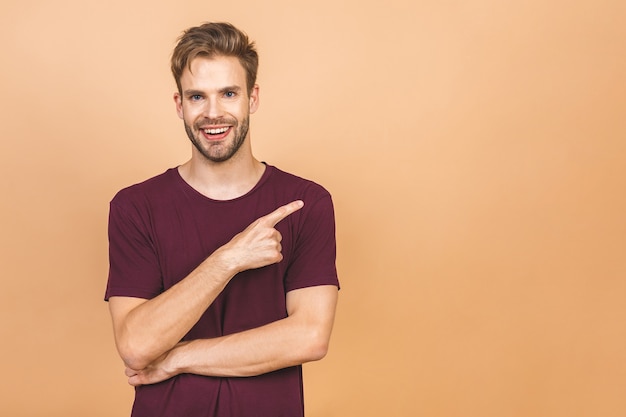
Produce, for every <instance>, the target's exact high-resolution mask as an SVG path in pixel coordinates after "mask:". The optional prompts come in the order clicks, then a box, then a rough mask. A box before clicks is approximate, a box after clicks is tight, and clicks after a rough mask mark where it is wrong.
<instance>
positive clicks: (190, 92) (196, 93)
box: [183, 90, 204, 97]
mask: <svg viewBox="0 0 626 417" xmlns="http://www.w3.org/2000/svg"><path fill="white" fill-rule="evenodd" d="M183 93H184V96H185V97H191V96H204V93H203V92H202V91H200V90H185V91H183Z"/></svg>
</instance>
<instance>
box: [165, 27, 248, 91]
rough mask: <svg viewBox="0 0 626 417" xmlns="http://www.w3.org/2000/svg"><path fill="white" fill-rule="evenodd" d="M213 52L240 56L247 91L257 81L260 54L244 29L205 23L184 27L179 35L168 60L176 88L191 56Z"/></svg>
mask: <svg viewBox="0 0 626 417" xmlns="http://www.w3.org/2000/svg"><path fill="white" fill-rule="evenodd" d="M216 56H232V57H235V58H237V59H239V62H240V63H241V66H243V68H244V70H245V71H246V82H247V84H248V85H247V87H248V94H250V92H251V91H252V88H253V87H254V83H255V82H256V74H257V69H258V67H259V56H258V54H257V52H256V49H255V46H254V42H251V41H250V40H249V39H248V36H247V35H246V34H245V33H243V32H242V31H240V30H239V29H237V28H236V27H234V26H233V25H231V24H230V23H204V24H202V25H200V26H195V27H191V28H189V29H187V30H186V31H184V32H183V34H182V35H181V36H180V38H178V44H177V45H176V47H175V48H174V52H173V53H172V62H171V63H172V74H173V75H174V79H175V80H176V86H177V87H178V92H179V93H182V88H181V85H180V77H181V76H182V74H183V71H184V70H185V68H190V65H191V61H193V60H194V58H197V57H204V58H213V57H216Z"/></svg>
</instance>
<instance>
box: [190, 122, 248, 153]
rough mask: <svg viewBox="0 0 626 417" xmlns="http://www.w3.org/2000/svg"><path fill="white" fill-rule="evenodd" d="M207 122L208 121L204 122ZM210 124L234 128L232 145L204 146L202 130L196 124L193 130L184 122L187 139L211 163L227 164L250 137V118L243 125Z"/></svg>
mask: <svg viewBox="0 0 626 417" xmlns="http://www.w3.org/2000/svg"><path fill="white" fill-rule="evenodd" d="M204 122H206V120H205V121H204ZM208 122H209V124H220V123H224V122H226V123H227V124H230V125H232V126H233V129H234V132H233V133H234V137H233V140H232V141H231V142H230V143H219V144H209V146H208V147H205V146H202V145H203V139H202V138H200V135H202V133H201V132H200V128H199V127H198V125H197V124H194V127H193V128H192V127H191V126H189V125H188V124H187V122H184V124H185V132H187V137H189V140H190V141H191V143H192V144H193V146H194V147H195V148H196V149H197V150H198V152H200V154H201V155H202V156H204V157H205V158H206V159H207V160H208V161H211V162H225V161H228V160H229V159H230V158H232V157H233V155H235V154H236V153H237V151H239V148H241V145H243V143H244V142H245V140H246V136H247V135H248V128H249V124H250V116H246V117H245V118H244V119H243V120H242V121H241V125H240V124H238V123H237V121H236V120H234V119H232V120H224V119H220V120H209V121H208Z"/></svg>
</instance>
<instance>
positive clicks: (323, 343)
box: [305, 332, 330, 362]
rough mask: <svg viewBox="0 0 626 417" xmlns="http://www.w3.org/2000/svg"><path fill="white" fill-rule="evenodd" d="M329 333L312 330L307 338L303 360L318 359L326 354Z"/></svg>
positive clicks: (311, 360)
mask: <svg viewBox="0 0 626 417" xmlns="http://www.w3.org/2000/svg"><path fill="white" fill-rule="evenodd" d="M329 339H330V337H329V335H327V334H325V333H320V332H313V333H312V334H311V335H309V338H308V340H307V347H306V349H305V351H306V358H305V362H313V361H319V360H321V359H323V358H324V357H325V356H326V355H327V354H328V346H329V342H330V340H329Z"/></svg>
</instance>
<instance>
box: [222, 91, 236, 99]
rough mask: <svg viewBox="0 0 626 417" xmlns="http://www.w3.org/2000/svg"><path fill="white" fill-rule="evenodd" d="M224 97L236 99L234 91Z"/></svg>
mask: <svg viewBox="0 0 626 417" xmlns="http://www.w3.org/2000/svg"><path fill="white" fill-rule="evenodd" d="M224 95H225V96H226V97H228V98H232V97H235V92H234V91H227V92H226V93H225V94H224Z"/></svg>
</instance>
